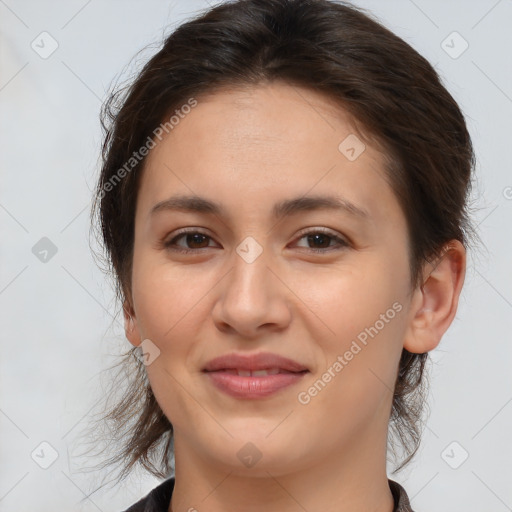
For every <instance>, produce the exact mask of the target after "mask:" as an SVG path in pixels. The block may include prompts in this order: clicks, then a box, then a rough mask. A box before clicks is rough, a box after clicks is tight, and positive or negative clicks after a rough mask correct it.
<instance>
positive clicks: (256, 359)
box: [203, 352, 308, 376]
mask: <svg viewBox="0 0 512 512" xmlns="http://www.w3.org/2000/svg"><path fill="white" fill-rule="evenodd" d="M220 370H225V371H228V370H233V371H238V372H251V374H253V372H254V373H256V372H260V371H266V372H267V373H268V374H271V375H273V374H276V373H285V372H292V373H300V372H305V371H308V368H306V366H304V365H303V364H301V363H299V362H297V361H294V360H293V359H288V358H286V357H283V356H279V355H277V354H271V353H269V352H261V353H259V354H250V355H241V354H235V353H232V354H226V355H224V356H220V357H217V358H215V359H212V360H211V361H209V362H208V363H207V364H206V365H205V367H204V368H203V371H205V372H215V371H220ZM251 374H248V375H247V374H245V376H249V375H251ZM239 375H244V374H243V373H239ZM261 375H265V374H261Z"/></svg>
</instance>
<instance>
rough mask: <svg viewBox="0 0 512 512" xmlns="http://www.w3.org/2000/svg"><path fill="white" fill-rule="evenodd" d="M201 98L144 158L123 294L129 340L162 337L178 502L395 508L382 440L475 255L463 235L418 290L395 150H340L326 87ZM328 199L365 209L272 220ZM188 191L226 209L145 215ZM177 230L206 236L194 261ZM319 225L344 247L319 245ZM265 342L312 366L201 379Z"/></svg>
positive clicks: (279, 509) (335, 111) (155, 365)
mask: <svg viewBox="0 0 512 512" xmlns="http://www.w3.org/2000/svg"><path fill="white" fill-rule="evenodd" d="M197 99H198V105H197V106H196V107H195V108H194V109H192V111H191V112H190V113H189V114H188V115H187V116H185V117H184V119H182V120H180V122H179V124H178V125H177V126H176V127H175V128H174V129H173V130H172V131H170V132H169V134H168V135H166V136H165V137H164V138H163V139H162V141H161V142H159V143H158V144H157V145H156V147H154V148H153V149H152V150H151V152H150V154H149V156H148V157H147V160H146V167H145V170H144V174H143V176H142V180H141V183H140V189H139V192H138V202H137V209H136V216H135V245H134V255H133V258H134V260H133V274H132V283H131V284H132V295H131V297H129V299H128V300H127V301H126V303H125V325H126V336H127V338H128V340H129V341H130V343H132V344H133V345H134V346H138V345H140V344H141V341H142V340H146V339H149V340H151V343H153V344H154V345H153V346H157V347H158V349H159V350H160V353H159V355H158V356H157V357H156V358H155V359H154V361H152V362H151V364H149V365H148V366H147V367H146V369H147V374H148V377H149V380H150V383H151V387H152V389H153V392H154V394H155V397H156V399H157V401H158V403H159V405H160V406H161V408H162V410H163V412H164V413H165V414H166V416H167V417H168V418H169V420H170V422H171V423H172V425H173V427H174V433H175V457H176V459H175V460H176V485H175V490H174V493H173V496H172V500H171V504H170V506H169V511H174V512H182V511H189V510H191V509H192V510H194V509H196V510H198V511H199V512H201V511H203V510H208V511H209V512H225V511H226V510H244V511H248V512H252V511H261V510H265V511H268V512H292V511H293V512H295V511H303V510H308V511H311V512H313V511H323V512H331V511H332V512H334V511H336V512H340V511H351V512H358V511H360V512H363V511H372V512H392V510H393V506H394V505H393V498H392V494H391V491H390V489H389V486H388V481H387V474H386V443H387V428H388V422H389V416H390V412H391V405H392V389H393V386H394V382H395V380H396V375H397V371H398V364H399V359H400V355H401V352H402V349H403V348H404V347H405V348H406V349H407V350H409V351H410V352H414V353H423V352H427V351H430V350H432V349H434V348H435V347H436V346H437V345H438V343H439V342H440V340H441V337H442V336H443V334H444V333H445V331H446V330H447V329H448V327H449V326H450V324H451V322H452V320H453V318H454V316H455V314H456V310H457V304H458V299H459V295H460V291H461V288H462V285H463V281H464V275H465V270H466V255H465V250H464V247H463V246H462V245H461V244H460V243H459V242H457V241H452V243H451V244H450V247H449V248H448V249H449V250H447V251H446V252H445V253H444V254H443V256H442V258H441V259H440V260H439V261H438V262H437V263H436V265H428V266H426V267H425V272H424V282H423V286H422V287H418V289H415V290H411V289H410V287H409V279H410V276H409V266H408V252H407V243H408V240H407V231H406V219H405V217H404V214H403V212H402V210H401V209H400V206H399V203H398V201H397V199H396V197H395V196H394V194H393V191H392V189H391V188H390V186H389V185H388V182H387V181H386V180H385V178H384V171H383V165H384V164H383V162H384V156H383V155H382V154H381V153H380V152H379V151H378V150H377V148H376V147H374V146H373V145H369V144H366V149H365V150H364V151H363V152H362V153H361V154H360V156H359V157H358V158H357V159H356V160H354V161H350V160H349V159H348V158H347V157H346V156H345V155H344V154H342V152H340V151H339V150H338V145H339V144H340V142H342V141H343V140H344V139H345V138H346V137H347V136H348V135H350V134H356V133H357V132H356V130H355V128H354V126H353V124H352V123H351V122H350V119H349V118H348V116H347V115H346V113H344V111H343V110H341V109H340V108H339V106H336V105H334V104H333V103H332V102H330V101H329V100H328V99H327V98H325V97H324V96H322V95H319V94H317V93H315V92H313V91H310V90H306V89H302V88H297V87H292V86H290V85H286V84H283V83H273V84H265V85H259V86H257V87H252V88H248V89H244V90H241V89H238V90H229V91H228V90H224V91H221V92H216V93H215V94H211V95H208V96H204V97H200V98H197ZM359 138H360V140H362V138H361V137H359ZM333 193H336V194H339V195H343V196H344V197H345V198H347V199H348V200H350V201H351V202H353V203H355V204H356V205H358V206H359V207H361V208H364V209H365V210H367V211H368V213H369V214H370V217H369V219H368V220H362V219H358V218H357V217H355V216H351V215H349V214H347V213H345V212H343V211H341V210H340V211H332V210H322V209H319V210H316V211H304V212H300V213H296V214H294V215H292V216H289V217H284V218H283V219H281V220H279V221H276V220H275V219H273V218H272V217H271V209H272V207H273V205H274V204H275V203H277V202H279V201H282V200H284V199H290V198H295V197H300V196H304V195H308V196H309V195H312V194H314V195H317V194H318V195H325V194H327V195H332V194H333ZM176 194H197V195H199V196H202V197H205V198H207V199H210V200H213V201H216V202H219V203H221V204H222V206H223V207H224V208H225V210H226V213H227V215H226V216H217V215H211V214H205V213H197V212H192V213H191V212H184V211H183V212H182V211H161V212H159V213H158V214H156V215H150V210H151V208H152V207H153V206H154V205H155V204H156V203H158V202H159V201H162V200H165V199H167V198H168V197H170V196H172V195H176ZM181 228H191V230H192V231H194V229H197V230H198V231H200V232H202V233H204V234H206V237H204V238H201V237H199V238H192V239H191V238H190V237H189V238H188V243H187V237H186V236H182V237H181V238H180V239H178V240H176V241H175V246H174V247H175V248H177V249H179V248H182V249H189V250H192V251H195V252H194V253H190V254H181V253H179V252H176V251H173V250H171V249H170V248H165V247H163V242H166V241H171V240H172V239H173V238H174V237H175V236H177V235H176V233H177V231H178V230H179V229H181ZM306 228H307V229H306ZM317 228H326V229H327V230H328V231H329V233H328V234H329V235H331V236H340V237H341V238H342V239H344V240H345V241H346V242H347V244H348V245H345V246H344V245H339V244H338V242H337V241H336V239H334V238H327V239H323V240H322V239H320V240H318V239H313V240H312V241H311V240H310V241H308V237H306V236H305V234H315V233H318V229H317ZM248 236H250V237H252V238H253V239H254V240H255V241H257V243H258V244H259V246H260V247H261V249H262V253H261V254H260V255H259V257H257V258H256V259H255V261H253V262H251V263H248V262H247V261H246V260H244V259H243V258H242V257H241V256H240V255H239V254H238V253H237V251H236V249H237V247H238V246H239V245H240V244H241V242H242V241H243V240H244V239H245V238H246V237H248ZM315 240H316V241H315ZM312 249H320V250H323V251H324V252H323V253H320V252H314V251H313V250H312ZM394 303H399V304H400V305H401V306H402V308H401V311H400V312H399V313H396V315H394V318H393V319H391V320H389V321H388V322H386V323H385V326H384V327H383V328H381V329H380V330H379V331H378V334H377V335H374V337H373V338H368V343H367V345H366V346H363V348H362V350H361V351H360V352H358V353H357V355H355V356H354V357H353V359H352V360H351V361H349V362H348V364H347V365H346V366H344V368H343V370H342V371H340V372H338V373H336V376H335V377H333V378H332V379H331V380H330V382H329V383H328V384H327V385H326V386H325V387H324V388H323V389H322V390H321V391H320V392H319V393H318V394H317V395H316V396H314V397H312V398H311V400H310V401H309V403H307V404H301V403H300V402H299V401H298V394H299V393H300V392H301V391H305V390H306V391H307V390H308V388H309V387H310V386H312V384H313V383H314V382H315V381H317V380H318V379H319V378H321V377H322V375H323V374H324V373H325V372H326V370H327V369H328V368H329V367H332V366H333V363H334V362H335V361H336V360H337V357H338V356H339V355H343V354H344V353H345V352H346V351H347V350H349V348H350V346H351V343H352V342H353V341H354V340H356V339H357V336H358V334H360V333H361V332H363V331H364V330H365V328H369V327H370V326H375V325H376V321H377V320H379V318H381V316H380V315H382V314H385V313H386V311H387V310H389V309H390V308H392V305H393V304H394ZM130 317H131V318H130ZM361 346H362V345H361ZM267 351H268V352H273V353H277V354H279V355H282V356H285V357H289V358H291V359H294V360H296V361H298V362H300V363H302V364H304V365H306V366H307V367H308V368H309V370H310V373H308V374H306V376H305V377H304V378H303V380H302V381H301V382H300V383H299V384H297V385H293V386H291V387H288V388H286V389H284V390H281V391H279V392H278V393H276V394H274V395H272V396H270V397H267V398H265V399H260V400H247V399H245V400H244V399H238V398H234V397H231V396H228V395H226V394H224V393H222V392H221V391H219V390H217V388H215V387H213V386H212V385H211V384H210V382H209V379H208V378H207V377H206V376H205V375H204V374H203V373H202V372H201V369H202V368H203V367H204V365H205V364H206V363H207V362H208V361H209V360H211V359H213V358H214V357H217V356H220V355H223V354H227V353H230V352H238V353H242V352H243V353H257V352H267ZM248 442H251V443H253V444H254V445H255V446H256V448H257V450H258V451H259V453H260V454H261V459H260V460H259V461H258V462H257V463H256V464H255V465H254V466H252V467H246V466H245V465H244V464H243V463H242V462H241V460H239V458H238V457H237V452H238V451H239V450H240V449H241V448H242V447H243V446H244V445H246V443H248Z"/></svg>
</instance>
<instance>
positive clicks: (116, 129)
mask: <svg viewBox="0 0 512 512" xmlns="http://www.w3.org/2000/svg"><path fill="white" fill-rule="evenodd" d="M273 81H281V82H283V83H287V84H291V85H294V86H297V87H304V88H309V89H311V90H314V91H316V92H318V93H322V94H324V95H325V97H326V98H329V99H332V100H334V101H335V102H336V104H337V105H339V107H340V109H342V110H344V111H346V112H348V114H349V115H350V116H351V118H352V119H353V121H354V123H355V125H356V127H357V131H358V135H359V136H360V138H361V139H363V140H365V141H366V142H367V143H368V144H370V145H371V144H373V145H374V146H378V147H379V148H382V150H383V152H384V154H385V156H386V160H387V164H386V169H385V171H386V178H387V180H388V182H389V184H390V186H391V187H392V189H393V191H394V193H395V194H396V197H397V200H398V201H399V203H400V206H401V208H402V210H403V212H404V215H405V217H406V220H407V225H408V234H409V247H408V249H409V255H410V276H411V292H412V290H414V289H415V288H416V287H417V286H420V285H421V284H422V269H423V265H424V264H425V262H427V261H435V258H437V257H439V256H440V255H441V254H442V252H443V251H444V250H445V249H446V244H447V243H448V242H449V241H450V240H452V239H456V240H459V241H460V242H461V243H462V244H463V245H464V246H465V247H467V246H468V243H469V242H470V240H471V239H472V237H473V236H474V234H475V233H474V232H473V228H472V226H471V223H470V219H469V210H468V198H469V193H470V189H471V177H472V170H473V168H474V165H475V157H474V154H473V148H472V143H471V140H470V136H469V133H468V130H467V128H466V124H465V120H464V117H463V114H462V113H461V110H460V109H459V107H458V105H457V103H456V102H455V100H454V99H453V98H452V96H451V95H450V94H449V92H448V91H447V89H446V88H445V87H444V86H443V85H442V83H441V80H440V78H439V76H438V74H437V73H436V71H435V70H434V69H433V67H432V66H431V65H430V64H429V62H428V61H427V60H426V59H425V58H423V57H422V56H421V55H420V54H419V53H418V52H416V51H415V50H414V49H413V48H412V47H411V46H410V45H408V44H407V43H406V42H405V41H403V40H402V39H401V38H399V37H398V36H396V35H395V34H393V33H392V32H391V31H390V30H388V29H387V28H385V27H384V26H383V25H381V24H380V23H379V22H378V21H377V20H376V19H375V18H373V16H372V15H371V14H370V13H368V12H366V11H364V10H363V9H361V8H358V7H355V6H353V5H352V4H350V3H348V2H346V3H341V2H334V1H329V0H237V1H228V2H225V3H222V4H220V5H218V6H216V7H214V8H211V9H209V10H208V11H207V12H205V13H203V14H202V15H199V16H197V17H196V18H195V19H192V20H189V21H188V22H186V23H183V24H182V25H180V26H179V27H178V28H177V29H176V30H174V31H173V32H172V33H171V34H170V35H169V36H168V37H167V39H166V40H165V42H164V44H163V47H162V48H161V49H160V50H159V51H158V52H157V53H156V54H155V55H154V56H153V57H152V58H151V59H150V60H149V61H148V62H147V63H146V64H145V66H144V67H143V69H142V70H141V72H140V73H138V74H137V76H136V78H135V80H134V81H133V82H132V83H130V84H128V85H127V86H123V87H120V88H118V89H117V90H116V91H115V92H113V93H112V94H111V95H110V97H109V99H108V101H107V102H106V103H105V105H104V108H103V110H102V126H103V128H104V130H105V139H104V145H103V152H102V156H103V165H102V169H101V175H100V177H99V180H98V183H97V189H96V195H95V201H94V205H93V216H92V221H93V223H92V226H93V227H94V226H99V227H100V233H99V235H100V236H101V238H102V241H103V245H104V248H105V250H106V258H105V261H106V262H107V266H108V268H107V269H106V270H107V272H109V275H110V276H112V277H113V279H114V283H115V288H116V297H117V298H118V299H119V301H120V303H121V304H125V302H126V304H131V289H130V286H131V285H130V283H131V265H132V254H133V242H134V214H135V207H136V200H137V191H138V183H139V180H140V176H141V173H142V170H143V166H144V159H141V160H140V162H139V161H137V162H136V163H134V162H133V161H132V164H133V165H132V167H131V168H130V169H129V171H126V169H127V168H126V163H127V162H128V161H130V158H132V157H133V154H134V152H137V151H138V150H139V149H140V148H141V147H142V146H143V145H144V144H145V143H146V141H148V140H154V139H155V129H156V128H157V127H158V126H159V125H160V124H161V123H162V122H164V121H165V120H166V119H169V116H170V115H171V114H172V112H174V111H175V110H176V109H178V108H180V106H182V105H184V104H186V103H187V101H189V100H190V98H196V99H199V100H200V97H201V95H202V94H211V93H215V92H216V91H219V90H220V89H221V88H226V87H227V88H236V87H239V88H242V87H254V86H257V85H259V84H264V83H269V82H273ZM123 166H124V168H125V171H126V172H123V173H121V174H122V179H117V181H116V179H115V178H116V176H117V178H119V176H120V174H119V170H120V169H122V168H123ZM108 183H110V186H109V185H108ZM94 214H97V215H98V220H96V219H95V217H94ZM136 350H137V348H131V349H130V350H129V351H128V352H127V353H125V354H123V360H122V361H121V363H120V365H121V368H122V372H121V373H124V375H122V376H121V377H122V378H123V379H124V381H123V382H124V384H123V386H124V387H123V386H120V385H119V384H118V383H115V384H114V385H113V388H112V389H115V390H117V389H122V390H123V391H124V395H123V396H122V397H120V398H119V399H118V398H117V397H116V399H115V404H114V407H112V408H110V409H109V410H108V413H107V414H106V415H103V416H102V417H101V418H100V421H102V422H104V424H107V425H108V426H109V431H110V438H109V439H111V440H112V441H113V444H112V447H113V449H114V450H116V452H115V455H114V457H112V458H111V459H110V460H109V461H108V462H107V464H113V463H117V462H120V461H121V462H122V463H123V473H122V475H121V476H122V477H124V476H125V475H127V474H128V473H129V471H130V470H131V469H132V468H133V466H134V465H135V464H136V463H137V464H140V465H142V466H143V467H144V468H145V469H146V470H148V471H149V472H151V473H152V474H153V475H155V476H159V477H162V478H163V477H167V476H168V475H169V474H170V472H171V471H172V463H171V457H172V432H173V431H172V425H171V424H170V422H169V421H168V419H167V418H166V417H165V415H164V414H163V412H162V410H161V409H160V407H159V405H158V403H157V402H156V400H155V397H154V395H153V392H152V390H151V387H150V385H149V381H148V379H147V376H146V372H145V368H144V365H143V363H142V362H141V361H140V359H139V358H138V357H135V352H136ZM427 357H428V354H427V353H424V354H413V353H410V352H408V351H407V350H405V349H404V350H403V353H402V356H401V360H400V364H399V368H398V369H397V379H396V387H395V389H394V396H393V405H392V410H391V418H390V427H391V430H390V432H392V433H393V434H394V439H395V440H394V441H393V440H392V438H391V435H390V437H389V440H390V443H389V447H390V448H392V452H393V454H394V455H396V451H395V448H396V447H397V446H399V447H401V448H402V449H404V450H405V454H406V458H405V460H403V461H402V463H401V464H400V465H399V466H398V467H397V468H396V469H395V471H394V472H396V471H398V470H400V469H401V468H402V467H404V466H405V465H406V464H407V463H408V462H409V461H410V460H411V458H412V457H413V456H414V454H415V453H416V451H417V449H418V447H419V444H420V439H421V430H422V425H421V423H422V412H423V410H424V405H425V404H426V399H425V398H426V395H425V390H426V385H425V377H426V375H427V373H426V372H424V369H425V363H426V361H427ZM118 375H119V374H118ZM396 440H398V444H396V443H395V441H396Z"/></svg>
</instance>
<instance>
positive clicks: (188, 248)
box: [164, 231, 211, 253]
mask: <svg viewBox="0 0 512 512" xmlns="http://www.w3.org/2000/svg"><path fill="white" fill-rule="evenodd" d="M181 239H184V240H185V247H184V248H183V246H181V245H179V244H177V242H178V241H179V240H181ZM209 240H211V238H210V237H209V236H208V235H206V234H205V233H201V232H200V231H182V232H181V233H178V235H176V236H175V237H174V238H172V239H171V240H169V241H168V242H165V244H164V246H165V247H166V248H167V249H170V250H172V251H177V252H184V253H189V252H194V251H195V250H197V249H206V248H208V247H209V245H208V241H209Z"/></svg>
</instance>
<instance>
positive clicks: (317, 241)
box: [299, 230, 349, 253]
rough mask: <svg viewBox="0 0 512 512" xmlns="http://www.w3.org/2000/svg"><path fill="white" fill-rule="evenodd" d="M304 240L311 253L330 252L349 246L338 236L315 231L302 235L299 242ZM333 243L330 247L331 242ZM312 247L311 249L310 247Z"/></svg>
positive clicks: (327, 232)
mask: <svg viewBox="0 0 512 512" xmlns="http://www.w3.org/2000/svg"><path fill="white" fill-rule="evenodd" d="M304 238H305V239H306V242H307V244H308V247H307V248H308V249H309V250H310V251H313V252H319V253H322V252H330V251H331V250H337V249H341V248H344V247H348V246H349V244H348V243H347V242H346V241H345V240H344V239H343V238H341V237H339V236H338V235H336V234H334V233H331V232H330V231H324V230H316V231H309V232H307V233H304V234H303V235H302V236H301V237H300V239H299V240H302V239H304ZM333 241H334V242H335V244H334V245H331V242H333ZM336 245H337V247H336ZM311 246H313V247H311Z"/></svg>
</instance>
